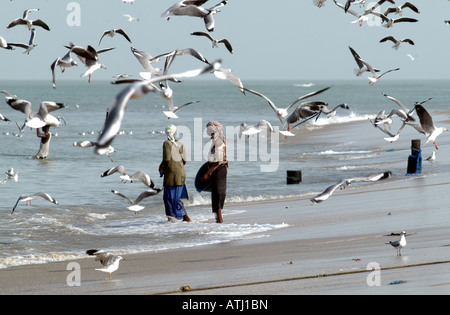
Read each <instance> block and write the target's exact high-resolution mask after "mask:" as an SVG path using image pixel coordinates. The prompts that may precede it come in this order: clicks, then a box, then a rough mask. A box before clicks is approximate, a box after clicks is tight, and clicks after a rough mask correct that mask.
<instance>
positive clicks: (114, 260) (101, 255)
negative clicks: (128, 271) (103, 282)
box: [86, 249, 125, 280]
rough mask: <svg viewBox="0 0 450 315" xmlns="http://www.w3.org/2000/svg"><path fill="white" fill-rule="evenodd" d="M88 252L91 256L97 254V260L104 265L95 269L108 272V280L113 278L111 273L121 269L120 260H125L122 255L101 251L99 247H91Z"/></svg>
mask: <svg viewBox="0 0 450 315" xmlns="http://www.w3.org/2000/svg"><path fill="white" fill-rule="evenodd" d="M86 254H87V255H89V256H96V257H95V261H100V263H101V264H102V266H103V267H102V268H98V269H95V270H98V271H103V272H106V273H108V277H107V278H106V279H107V280H112V278H111V274H112V273H113V272H114V271H116V270H117V269H119V264H120V261H121V260H125V258H123V257H122V256H119V255H113V254H112V253H109V252H103V251H99V250H97V249H89V250H87V251H86Z"/></svg>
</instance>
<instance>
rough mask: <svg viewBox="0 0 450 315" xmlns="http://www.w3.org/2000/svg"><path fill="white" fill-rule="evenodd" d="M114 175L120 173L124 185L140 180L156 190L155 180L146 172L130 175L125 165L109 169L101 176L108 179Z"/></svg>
mask: <svg viewBox="0 0 450 315" xmlns="http://www.w3.org/2000/svg"><path fill="white" fill-rule="evenodd" d="M114 173H119V174H120V178H121V179H122V182H124V183H126V182H128V181H130V182H131V183H133V181H135V180H139V181H141V182H142V183H144V185H145V186H147V187H150V188H153V189H155V183H154V182H153V180H152V179H151V178H150V176H149V175H148V174H147V173H145V172H144V171H138V172H136V173H134V174H131V175H130V174H128V173H127V172H126V171H125V167H124V166H123V165H118V166H115V167H111V168H109V169H107V170H106V171H104V172H103V173H102V174H101V175H100V177H106V176H109V175H112V174H114ZM155 190H158V189H155Z"/></svg>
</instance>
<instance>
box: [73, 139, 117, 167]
mask: <svg viewBox="0 0 450 315" xmlns="http://www.w3.org/2000/svg"><path fill="white" fill-rule="evenodd" d="M73 146H74V147H80V148H91V147H95V146H97V142H93V141H88V140H84V141H75V142H74V143H73ZM114 152H116V150H115V149H114V147H113V146H111V145H110V146H107V147H105V148H103V149H101V150H98V152H97V154H99V155H106V156H107V157H108V158H109V160H110V161H111V162H114V161H113V160H112V158H111V157H110V154H111V153H114Z"/></svg>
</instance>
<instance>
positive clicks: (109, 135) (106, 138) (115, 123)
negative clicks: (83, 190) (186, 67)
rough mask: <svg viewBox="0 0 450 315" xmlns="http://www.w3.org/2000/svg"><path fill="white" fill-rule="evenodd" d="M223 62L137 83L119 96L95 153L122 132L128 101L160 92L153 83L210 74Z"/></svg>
mask: <svg viewBox="0 0 450 315" xmlns="http://www.w3.org/2000/svg"><path fill="white" fill-rule="evenodd" d="M220 64H221V61H220V60H218V61H215V62H213V63H212V64H211V65H209V66H207V67H205V68H203V69H198V70H190V71H186V72H182V73H179V74H170V75H163V76H160V77H156V78H153V79H150V80H143V81H137V82H134V83H132V84H130V85H129V86H127V87H126V88H125V89H123V90H122V91H121V92H120V93H119V94H117V96H116V99H115V101H114V105H113V106H114V107H113V108H112V109H111V111H110V112H109V115H108V117H107V120H106V122H105V126H104V128H103V131H102V133H101V135H100V136H99V138H98V141H97V146H96V147H95V149H94V152H95V153H98V152H101V150H103V149H104V148H105V147H108V146H109V145H110V144H111V142H112V141H113V140H114V138H115V136H116V135H117V133H118V132H119V130H120V126H121V124H122V120H123V117H124V115H125V110H126V108H127V104H128V101H129V100H130V99H140V98H143V97H144V96H145V95H147V94H148V93H149V92H158V89H157V88H156V87H155V85H154V84H153V83H155V82H158V81H164V80H170V79H174V78H177V79H179V78H189V77H196V76H198V75H201V74H205V73H210V72H211V71H214V70H216V69H218V68H220Z"/></svg>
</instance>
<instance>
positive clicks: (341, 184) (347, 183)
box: [311, 172, 392, 204]
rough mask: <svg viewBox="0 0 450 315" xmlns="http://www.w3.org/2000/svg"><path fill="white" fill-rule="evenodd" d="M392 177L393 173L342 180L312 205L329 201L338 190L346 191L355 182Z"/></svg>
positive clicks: (330, 187)
mask: <svg viewBox="0 0 450 315" xmlns="http://www.w3.org/2000/svg"><path fill="white" fill-rule="evenodd" d="M391 175H392V173H391V172H383V173H380V174H375V175H370V176H368V177H355V178H349V179H342V180H340V181H338V182H337V183H336V184H334V185H331V186H329V187H328V188H327V189H325V190H324V191H323V192H321V193H320V194H318V195H317V196H315V197H314V198H312V199H311V201H312V203H314V204H317V203H320V202H322V201H325V200H327V199H328V198H329V197H330V196H331V195H332V194H333V193H334V191H335V190H336V189H338V188H340V189H341V190H342V189H345V188H346V187H348V186H350V184H351V183H355V182H375V181H378V180H382V179H385V178H389V177H390V176H391Z"/></svg>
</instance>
